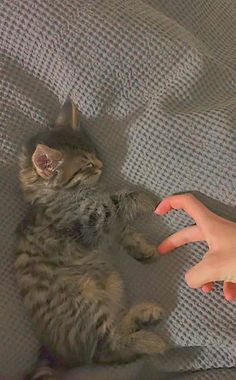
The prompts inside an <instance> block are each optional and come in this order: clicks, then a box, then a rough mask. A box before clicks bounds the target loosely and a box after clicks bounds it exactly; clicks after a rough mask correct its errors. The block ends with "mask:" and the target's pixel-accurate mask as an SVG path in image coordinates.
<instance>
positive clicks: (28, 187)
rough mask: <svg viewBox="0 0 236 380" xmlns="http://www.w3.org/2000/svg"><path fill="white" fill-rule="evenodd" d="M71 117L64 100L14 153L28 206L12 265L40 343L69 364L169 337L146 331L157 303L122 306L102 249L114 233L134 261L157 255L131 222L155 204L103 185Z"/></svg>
mask: <svg viewBox="0 0 236 380" xmlns="http://www.w3.org/2000/svg"><path fill="white" fill-rule="evenodd" d="M77 124H78V111H77V109H76V107H75V105H74V104H73V103H72V102H69V103H68V102H67V104H66V106H65V107H64V108H63V109H62V113H61V115H60V117H59V119H58V121H57V122H56V124H55V128H53V129H51V130H47V131H44V132H41V133H39V134H37V135H36V136H34V137H33V138H31V139H30V140H29V141H28V143H26V144H25V146H24V148H23V150H22V152H21V155H20V174H19V176H20V181H21V187H22V190H23V193H24V196H25V199H26V200H27V201H28V202H29V203H30V211H29V215H28V217H27V218H26V219H25V221H24V222H23V223H22V224H21V228H20V232H19V234H20V242H19V249H18V257H17V260H16V263H15V268H16V274H17V280H18V284H19V287H20V290H21V292H22V295H23V298H24V302H25V305H26V307H27V308H28V310H29V312H30V314H31V316H32V319H33V321H34V324H35V326H36V329H37V333H38V336H39V339H40V340H41V342H42V343H43V344H45V345H46V346H47V348H48V349H49V350H50V351H51V352H52V353H53V354H54V355H55V357H57V358H60V359H62V360H63V362H64V363H65V365H66V366H75V365H80V364H88V363H91V362H97V363H99V362H100V363H110V362H129V361H132V360H135V359H137V358H138V357H140V356H143V355H153V354H157V353H162V352H163V351H164V350H165V349H166V344H165V343H164V342H163V340H162V339H161V338H160V337H159V336H158V335H157V334H156V333H154V332H152V331H148V330H146V329H145V327H148V326H149V325H151V324H153V323H155V322H157V321H158V320H159V319H160V318H161V316H162V309H161V308H160V307H159V306H158V305H156V304H152V303H144V304H139V305H137V306H134V307H132V308H131V309H130V310H129V311H125V308H124V302H123V284H122V281H121V278H120V276H119V274H118V273H117V272H116V271H115V269H114V268H113V267H112V265H111V263H110V261H109V259H108V255H106V250H108V249H110V248H109V244H108V242H109V241H112V240H114V239H116V240H117V241H118V242H119V244H121V245H122V246H123V247H125V249H126V250H127V252H128V253H129V254H130V255H132V256H133V257H134V258H135V259H138V260H145V259H148V258H150V257H153V256H156V255H157V251H156V248H155V247H154V246H152V245H150V244H149V243H148V242H146V241H145V240H144V239H143V237H142V236H141V235H140V234H139V233H137V232H136V231H134V230H133V229H132V228H131V227H130V223H132V221H133V220H134V219H135V218H136V217H137V216H138V215H139V214H140V213H142V212H148V211H149V212H150V211H152V210H153V209H154V206H155V204H154V203H153V202H152V200H150V199H149V197H148V196H147V195H146V194H145V193H141V192H123V193H116V194H112V195H109V194H107V193H105V192H102V191H101V190H99V187H98V182H99V178H100V176H101V173H102V168H103V164H102V162H101V161H100V160H99V158H98V157H97V153H96V151H95V149H94V147H93V145H92V143H91V141H90V140H89V138H88V136H86V133H85V131H84V130H83V128H82V127H77ZM46 377H47V376H45V378H46ZM35 378H38V377H37V376H36V377H35ZM42 378H43V376H41V377H40V379H42Z"/></svg>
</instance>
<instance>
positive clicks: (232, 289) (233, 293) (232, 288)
mask: <svg viewBox="0 0 236 380" xmlns="http://www.w3.org/2000/svg"><path fill="white" fill-rule="evenodd" d="M224 296H225V299H226V300H227V301H234V300H236V283H234V282H225V283H224Z"/></svg>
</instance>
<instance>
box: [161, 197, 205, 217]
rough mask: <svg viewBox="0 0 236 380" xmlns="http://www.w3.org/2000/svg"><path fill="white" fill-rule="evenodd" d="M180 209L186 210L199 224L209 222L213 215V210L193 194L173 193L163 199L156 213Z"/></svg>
mask: <svg viewBox="0 0 236 380" xmlns="http://www.w3.org/2000/svg"><path fill="white" fill-rule="evenodd" d="M179 209H182V210H184V211H186V212H187V214H188V215H190V216H191V217H192V218H193V219H194V220H195V222H196V223H197V224H201V223H204V222H207V221H208V220H209V217H210V215H211V211H210V210H208V208H207V207H205V206H204V205H203V204H202V203H201V202H200V201H199V200H198V199H197V198H195V197H194V195H192V194H181V195H172V196H170V197H167V198H165V199H163V201H161V203H160V204H159V205H158V206H157V208H156V210H155V213H156V214H158V215H165V214H166V213H167V212H169V211H171V210H179Z"/></svg>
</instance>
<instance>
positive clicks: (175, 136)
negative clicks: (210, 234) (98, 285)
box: [0, 0, 236, 380]
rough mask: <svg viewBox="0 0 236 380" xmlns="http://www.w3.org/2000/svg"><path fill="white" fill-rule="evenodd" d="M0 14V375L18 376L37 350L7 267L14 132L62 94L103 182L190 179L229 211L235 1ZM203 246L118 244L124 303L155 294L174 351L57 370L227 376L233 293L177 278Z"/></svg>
mask: <svg viewBox="0 0 236 380" xmlns="http://www.w3.org/2000/svg"><path fill="white" fill-rule="evenodd" d="M0 20H1V23H0V25H1V32H0V39H1V44H0V46H1V62H0V64H1V77H0V80H1V83H0V92H1V96H0V110H1V113H0V120H1V122H0V144H1V145H0V146H1V156H0V194H1V204H0V208H1V213H0V215H1V232H0V245H1V249H0V255H1V268H0V271H1V273H0V299H1V303H0V379H1V380H12V379H14V380H20V379H22V378H23V375H24V374H25V373H26V372H27V371H28V370H29V368H31V367H32V366H33V364H34V362H35V360H36V357H37V348H38V342H37V340H36V338H35V334H34V331H33V328H32V325H31V322H30V319H29V318H28V315H27V313H26V311H25V309H24V307H23V305H22V300H21V297H20V296H19V294H18V290H17V286H16V284H15V280H14V270H13V262H14V251H15V247H16V238H15V232H14V231H15V227H16V225H17V223H18V221H19V220H20V218H21V217H22V215H23V214H24V212H25V205H24V203H23V201H22V198H21V195H20V191H19V187H18V183H17V179H16V173H17V165H16V157H17V152H18V150H19V147H20V145H21V143H22V142H23V141H24V140H25V139H26V137H27V136H29V135H31V134H32V133H34V132H35V131H36V130H40V129H43V128H46V127H48V126H49V125H50V124H51V123H52V122H53V120H54V118H55V117H56V114H57V112H58V110H59V107H60V104H62V103H63V102H64V100H65V99H66V97H67V96H68V95H70V96H71V97H72V98H73V100H74V101H75V103H76V104H77V105H78V106H79V108H80V110H81V112H82V114H83V115H84V117H85V118H86V119H87V126H88V130H89V133H90V134H91V136H92V138H93V139H94V141H95V143H96V144H97V146H98V150H99V152H100V153H101V156H102V158H103V160H104V161H105V164H106V170H105V174H104V178H103V180H104V182H105V184H106V185H107V186H108V187H109V188H119V187H122V186H126V187H127V186H129V185H138V186H142V187H144V188H147V189H149V190H150V191H152V192H153V193H155V194H156V195H157V197H159V198H162V197H164V196H166V195H168V194H171V193H174V192H179V191H189V190H194V191H196V192H201V193H202V194H204V195H205V196H207V197H208V198H207V197H205V196H203V195H201V194H200V193H197V195H198V196H199V197H200V199H202V200H203V201H204V202H205V203H206V204H207V205H208V206H210V207H211V208H212V209H213V210H215V211H217V212H219V213H220V214H222V215H225V216H227V217H229V218H232V219H233V218H235V215H236V213H235V208H234V207H235V204H236V173H235V166H236V139H235V121H236V71H235V62H236V49H235V41H236V3H235V0H207V1H206V0H196V1H192V0H176V1H174V0H135V1H131V0H127V1H121V0H120V1H119V0H104V1H102V0H80V1H79V0H63V1H60V0H54V1H49V0H34V1H33V0H32V1H30V0H21V1H17V0H11V1H7V0H2V1H1V4H0ZM214 200H215V201H214ZM142 222H145V223H143V224H145V226H146V230H147V233H148V234H150V236H152V238H153V239H154V240H155V241H156V242H159V241H161V239H163V238H164V237H166V236H167V235H169V234H170V233H172V232H174V231H176V230H178V229H180V228H182V227H183V226H186V224H188V223H191V220H190V219H189V218H188V217H187V216H186V215H184V213H182V212H174V213H173V214H172V215H170V216H167V217H164V218H158V217H153V220H148V221H147V220H145V221H142ZM141 228H142V226H141ZM205 249H206V246H205V245H204V244H203V243H198V244H195V245H189V246H187V247H184V248H181V249H179V250H178V251H176V252H175V253H173V254H171V255H168V256H166V257H163V258H161V259H160V260H159V261H158V262H157V263H153V264H151V265H146V266H143V265H141V264H139V263H137V262H135V261H134V260H132V259H131V258H130V257H127V256H126V255H125V253H124V252H120V251H119V250H117V251H116V252H115V253H114V256H115V261H116V265H117V268H118V270H119V271H120V272H121V275H122V276H123V278H124V281H125V284H126V288H127V296H128V302H130V303H131V304H132V303H135V302H138V301H140V300H155V301H158V302H159V303H161V304H162V305H163V307H164V308H165V309H166V313H167V318H166V320H165V322H164V323H163V324H162V325H161V326H160V333H161V334H162V335H163V336H164V337H165V338H166V339H167V340H168V341H169V342H170V344H171V346H172V347H173V349H172V350H171V351H170V352H169V353H168V354H166V355H165V356H164V357H162V358H155V359H152V360H140V361H137V362H135V363H132V364H130V365H127V366H115V367H93V368H78V369H76V370H74V371H72V372H71V373H67V374H65V377H64V378H65V379H67V380H72V379H73V380H75V379H76V380H77V379H80V380H85V379H86V380H87V379H93V380H102V379H109V380H115V379H117V380H120V379H127V380H131V379H132V380H138V379H140V380H142V379H148V380H149V379H162V378H165V379H167V378H173V379H174V380H177V379H179V378H180V379H189V380H190V379H209V380H210V379H220V380H221V379H236V372H235V369H234V368H233V367H235V366H236V347H235V338H236V324H235V315H236V313H235V312H236V306H235V303H228V302H226V301H225V300H224V299H223V296H222V285H221V284H217V285H216V286H215V290H214V292H213V293H211V294H209V295H205V294H203V293H201V291H198V290H192V289H189V288H188V287H187V285H186V284H185V282H184V273H185V271H186V270H187V269H188V268H190V267H191V266H192V265H194V264H195V263H196V262H197V261H199V260H200V259H201V257H202V254H203V252H204V250H205ZM160 372H161V373H160ZM159 373H160V374H159Z"/></svg>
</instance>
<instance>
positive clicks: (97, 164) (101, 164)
mask: <svg viewBox="0 0 236 380" xmlns="http://www.w3.org/2000/svg"><path fill="white" fill-rule="evenodd" d="M96 166H97V167H98V169H102V167H103V163H102V161H100V160H98V159H97V160H96Z"/></svg>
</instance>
